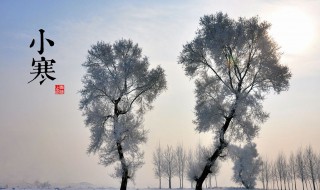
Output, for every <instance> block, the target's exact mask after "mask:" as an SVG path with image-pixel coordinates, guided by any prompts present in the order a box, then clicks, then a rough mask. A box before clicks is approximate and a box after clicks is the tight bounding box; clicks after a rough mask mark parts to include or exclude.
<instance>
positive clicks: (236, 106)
mask: <svg viewBox="0 0 320 190" xmlns="http://www.w3.org/2000/svg"><path fill="white" fill-rule="evenodd" d="M270 26H271V25H270V24H269V23H267V22H260V21H259V18H258V17H253V18H249V19H246V18H243V17H241V18H239V19H238V20H234V19H231V18H229V16H228V15H227V14H223V13H221V12H218V13H217V14H215V15H205V16H203V17H202V18H201V19H200V28H199V30H198V31H197V33H196V37H195V38H194V40H193V41H191V42H189V43H187V44H186V45H184V46H183V50H182V52H181V54H180V57H179V62H178V63H179V64H181V65H182V66H183V67H184V70H185V73H186V75H188V76H190V77H191V78H196V81H195V83H196V99H197V100H196V107H195V110H196V120H195V123H196V125H197V127H196V130H197V131H199V132H208V131H213V132H214V134H215V149H214V151H213V152H212V153H211V156H210V157H209V158H208V160H207V161H206V162H207V163H206V164H205V165H204V166H203V168H202V169H201V170H202V172H201V174H200V175H199V176H197V177H196V179H195V180H196V182H197V184H196V189H197V190H201V189H202V184H203V182H204V181H205V179H206V178H207V176H208V175H209V173H211V167H212V166H213V165H214V163H215V162H216V160H217V158H219V157H220V156H221V154H222V153H223V150H224V149H225V148H226V147H227V146H228V143H229V141H230V140H232V139H233V140H237V141H242V140H248V141H250V140H252V139H253V138H254V137H255V136H256V135H257V134H258V131H259V125H260V124H261V123H263V122H265V121H266V119H267V118H268V114H267V113H266V112H264V111H263V109H262V102H263V100H264V98H265V95H266V94H267V93H268V92H270V91H273V90H274V91H275V92H277V93H280V92H281V91H284V90H288V88H289V79H290V78H291V74H290V72H289V69H288V67H286V66H283V65H281V64H280V63H279V60H280V55H281V54H280V52H279V51H278V49H279V48H278V46H277V44H276V43H275V42H274V41H273V39H272V38H271V37H270V36H269V34H268V29H269V28H270ZM225 135H227V136H228V137H229V138H228V139H226V137H225Z"/></svg>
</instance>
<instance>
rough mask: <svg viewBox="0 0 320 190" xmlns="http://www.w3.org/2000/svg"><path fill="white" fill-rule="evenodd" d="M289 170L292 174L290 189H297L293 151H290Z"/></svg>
mask: <svg viewBox="0 0 320 190" xmlns="http://www.w3.org/2000/svg"><path fill="white" fill-rule="evenodd" d="M289 170H290V173H291V176H292V180H293V182H292V189H295V190H297V164H296V159H295V155H294V153H292V152H291V154H290V158H289Z"/></svg>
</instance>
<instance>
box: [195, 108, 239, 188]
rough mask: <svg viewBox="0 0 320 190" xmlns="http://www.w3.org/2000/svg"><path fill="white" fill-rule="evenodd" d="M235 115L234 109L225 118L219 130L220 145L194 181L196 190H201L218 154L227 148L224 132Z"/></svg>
mask: <svg viewBox="0 0 320 190" xmlns="http://www.w3.org/2000/svg"><path fill="white" fill-rule="evenodd" d="M234 113H235V109H232V110H231V114H230V116H229V117H227V118H226V121H225V123H224V125H223V126H222V128H221V130H220V133H219V135H220V143H219V145H218V146H217V148H216V150H215V151H214V153H213V155H212V156H211V157H210V158H209V160H208V162H207V164H206V166H205V167H204V169H203V171H202V173H201V175H200V177H199V178H198V179H197V180H196V182H197V184H196V190H202V184H203V182H204V180H205V179H206V178H207V176H208V174H209V173H211V170H210V168H211V167H212V165H213V164H214V162H215V161H216V160H217V158H218V157H219V156H220V154H221V153H222V151H223V149H224V148H225V147H226V146H227V143H226V142H225V140H224V134H225V132H226V130H227V129H228V127H229V124H230V122H231V120H232V118H233V115H234Z"/></svg>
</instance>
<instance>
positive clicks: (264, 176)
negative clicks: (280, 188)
mask: <svg viewBox="0 0 320 190" xmlns="http://www.w3.org/2000/svg"><path fill="white" fill-rule="evenodd" d="M271 170H272V165H271V163H270V162H269V160H268V159H265V160H262V165H261V170H260V175H259V179H260V181H261V183H262V185H263V189H267V190H268V189H269V182H270V178H271V177H272V171H271Z"/></svg>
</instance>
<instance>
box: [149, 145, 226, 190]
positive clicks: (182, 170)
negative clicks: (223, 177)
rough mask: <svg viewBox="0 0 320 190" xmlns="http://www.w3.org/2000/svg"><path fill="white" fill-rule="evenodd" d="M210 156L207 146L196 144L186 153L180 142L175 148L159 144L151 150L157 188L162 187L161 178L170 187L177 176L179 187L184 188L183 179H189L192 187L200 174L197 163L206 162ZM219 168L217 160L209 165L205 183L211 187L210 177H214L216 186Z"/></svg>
mask: <svg viewBox="0 0 320 190" xmlns="http://www.w3.org/2000/svg"><path fill="white" fill-rule="evenodd" d="M209 157H210V151H209V148H206V147H204V146H201V145H198V146H197V147H196V149H195V150H192V149H189V150H188V153H187V151H186V149H185V148H184V147H183V145H182V144H178V145H177V146H176V147H175V148H173V147H172V146H170V145H166V147H165V148H162V147H161V146H160V144H159V146H158V147H157V148H156V150H155V151H154V152H153V166H154V167H153V169H154V175H155V176H156V178H157V179H159V188H160V189H161V188H162V179H163V178H165V179H166V180H168V187H169V189H171V188H172V179H173V178H174V177H178V179H179V188H184V183H183V182H184V179H187V180H188V181H190V184H191V188H194V182H196V179H197V177H198V176H199V175H200V174H201V168H200V167H199V165H204V164H206V160H207V159H208V158H209ZM219 169H220V164H219V163H218V162H217V163H216V164H215V165H213V166H212V167H211V173H210V175H209V177H208V178H207V180H206V181H205V185H206V187H207V188H211V187H212V186H213V184H212V177H215V186H217V180H216V175H217V174H218V172H219Z"/></svg>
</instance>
